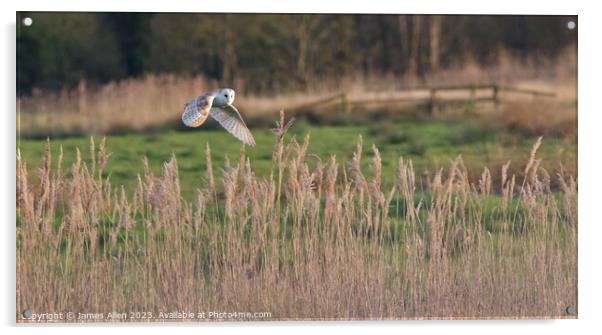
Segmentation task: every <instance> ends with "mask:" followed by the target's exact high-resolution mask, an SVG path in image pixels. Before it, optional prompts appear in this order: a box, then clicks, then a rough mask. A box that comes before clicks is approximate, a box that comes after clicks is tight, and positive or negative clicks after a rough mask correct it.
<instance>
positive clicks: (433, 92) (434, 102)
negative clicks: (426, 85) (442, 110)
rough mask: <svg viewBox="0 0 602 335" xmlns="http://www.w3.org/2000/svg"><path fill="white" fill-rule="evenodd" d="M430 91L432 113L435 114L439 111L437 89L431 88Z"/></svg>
mask: <svg viewBox="0 0 602 335" xmlns="http://www.w3.org/2000/svg"><path fill="white" fill-rule="evenodd" d="M430 92H431V97H430V112H431V115H435V113H436V112H437V89H436V88H431V90H430Z"/></svg>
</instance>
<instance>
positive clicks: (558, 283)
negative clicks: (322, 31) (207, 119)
mask: <svg viewBox="0 0 602 335" xmlns="http://www.w3.org/2000/svg"><path fill="white" fill-rule="evenodd" d="M295 126H296V125H295V124H294V123H293V122H286V121H285V120H284V119H283V118H281V120H280V121H279V123H278V126H277V127H276V128H275V129H273V131H271V132H270V133H268V132H267V131H264V132H255V133H256V136H257V140H258V141H257V142H258V146H257V148H255V149H245V150H241V147H240V145H238V144H237V143H235V142H234V141H232V139H231V138H228V137H227V136H228V135H227V134H225V133H223V132H221V133H220V132H217V131H207V132H203V131H200V132H189V133H178V132H172V133H165V134H155V135H128V136H113V137H109V138H107V139H106V141H98V140H96V141H95V142H94V143H91V142H87V141H89V139H83V138H79V139H77V138H76V139H60V140H58V141H56V142H55V141H50V142H49V143H48V147H47V149H43V148H44V141H26V140H22V141H21V143H20V151H19V152H20V154H19V155H18V161H17V165H18V166H17V169H18V179H17V186H18V187H17V199H18V205H17V218H18V222H17V260H18V262H17V264H18V269H17V311H22V310H26V309H28V310H32V311H34V312H35V311H47V310H52V311H64V312H74V313H76V315H79V314H77V313H107V312H109V311H117V312H122V313H126V315H127V318H126V320H127V321H134V322H142V321H181V319H169V318H167V319H166V318H165V317H164V316H165V315H166V314H167V315H173V314H169V313H173V312H177V311H192V312H195V313H197V312H209V311H219V312H225V313H226V314H221V315H222V316H221V317H214V318H203V319H198V318H197V319H194V321H219V320H221V321H224V320H231V321H232V320H256V321H257V320H291V319H294V320H300V319H302V320H340V319H405V318H452V317H454V318H476V319H478V318H516V317H518V318H558V317H568V318H571V317H576V315H575V313H569V312H567V308H569V307H570V306H572V307H574V306H577V301H576V299H577V291H576V287H577V286H576V280H577V278H576V275H575V274H576V271H577V254H576V248H577V184H576V179H575V178H574V177H572V176H571V175H570V174H568V173H567V172H566V170H565V168H564V167H563V166H564V165H563V164H565V165H567V166H570V164H571V163H570V161H571V159H572V157H571V156H569V157H568V161H567V162H563V161H561V160H560V159H561V158H562V159H565V158H567V157H562V156H558V155H559V152H560V153H562V152H565V151H569V152H574V147H572V148H571V147H570V146H569V147H568V148H564V147H563V146H564V145H566V143H567V142H566V141H560V140H557V141H554V140H552V141H550V143H546V141H545V140H544V141H542V139H541V138H535V139H534V140H532V141H530V140H529V139H528V138H521V139H520V140H516V139H515V140H516V142H512V141H511V142H509V143H515V144H513V146H509V147H507V148H505V149H504V148H503V146H501V145H500V143H504V142H499V138H497V137H495V136H493V135H491V133H490V132H485V134H484V135H482V138H481V140H482V142H480V141H475V142H473V143H471V142H468V143H461V142H462V141H460V140H457V139H456V140H453V139H454V138H456V137H454V136H458V134H461V133H462V132H461V131H460V130H461V129H465V128H466V124H465V123H458V124H456V125H454V123H453V122H451V121H449V120H447V121H446V122H443V121H440V122H433V121H432V120H431V121H430V122H420V121H414V122H408V123H399V124H398V125H396V127H397V126H399V127H403V129H404V130H405V132H404V133H405V134H408V135H406V136H408V138H409V139H406V140H402V141H401V142H400V143H397V144H395V145H393V144H391V143H388V141H390V140H391V139H390V138H388V136H386V134H384V135H383V134H382V133H383V132H382V131H378V132H372V133H371V132H370V130H369V129H368V128H365V127H352V126H346V127H324V128H319V129H318V128H310V129H309V131H308V132H309V133H310V134H311V137H307V136H306V137H303V138H301V137H302V136H300V135H301V134H302V133H304V132H305V131H303V129H304V126H303V125H302V124H300V125H299V128H300V129H302V130H296V131H299V132H300V134H297V135H298V136H295V134H293V129H295ZM289 127H290V128H289ZM454 127H455V128H454ZM305 130H307V129H305ZM464 131H466V130H464ZM473 131H474V130H473ZM362 132H364V133H365V134H368V135H369V134H373V135H370V137H371V139H374V141H375V142H377V144H380V145H382V150H381V149H380V148H379V147H378V145H372V143H370V142H367V141H366V138H363V137H362V136H358V133H360V134H361V133H362ZM419 134H420V135H419ZM434 134H438V136H435V135H434ZM421 136H422V137H421ZM203 137H204V138H205V141H203V140H202V139H200V138H203ZM153 138H155V139H154V140H153ZM296 138H299V139H298V140H297V139H296ZM468 138H475V136H469V137H468ZM476 138H478V137H476ZM120 141H121V142H120ZM414 141H417V142H414ZM454 141H458V142H454ZM203 142H209V143H210V145H205V143H203ZM191 143H192V145H191ZM194 143H198V145H197V146H194ZM387 143H388V144H387ZM404 143H405V144H404ZM408 143H409V144H408ZM454 143H456V144H455V146H454V145H453V144H454ZM569 143H570V142H569ZM420 144H422V145H424V146H425V147H426V148H427V149H425V150H426V151H425V152H419V151H418V150H416V149H412V146H416V145H420ZM59 145H62V146H63V151H62V154H61V153H60V150H58V146H59ZM389 145H390V146H391V147H388V146H389ZM569 145H570V144H569ZM40 147H41V148H42V149H40ZM74 147H79V148H80V150H81V152H80V153H78V154H75V155H72V154H71V155H70V154H69V152H73V149H74ZM265 147H269V148H270V149H269V150H268V149H263V150H260V149H262V148H265ZM84 148H86V149H88V150H84ZM111 148H112V149H111ZM159 148H163V150H161V151H160V150H159ZM451 148H456V150H458V151H457V152H458V153H462V156H461V157H455V152H453V151H452V150H450V149H451ZM487 148H491V150H487ZM36 150H43V151H42V152H40V151H36ZM186 150H188V151H186ZM88 152H89V154H88ZM110 152H111V153H112V154H111V155H110V157H109V153H110ZM157 152H161V154H157ZM315 152H318V153H319V154H321V156H320V155H314V153H315ZM187 153H188V154H187ZM326 153H327V154H328V155H325V154H326ZM427 153H428V154H427ZM438 153H439V154H438ZM540 154H543V155H544V156H543V157H544V158H540V156H539V155H540ZM86 155H88V157H87V159H84V157H86ZM145 155H146V156H148V159H147V160H143V156H145ZM385 155H386V157H385ZM472 155H474V156H472ZM496 155H499V156H496ZM521 155H523V157H522V160H518V161H520V163H519V162H515V161H512V162H509V161H508V158H510V157H512V158H515V157H518V156H521ZM224 156H227V157H229V159H227V160H226V159H224V160H223V161H222V160H221V159H222V157H224ZM393 156H395V159H394V160H392V159H391V157H393ZM40 157H42V159H41V164H40V165H35V164H36V163H38V162H40V161H39V158H40ZM424 157H429V158H428V159H427V158H424ZM476 157H479V158H478V159H475V160H473V159H474V158H476ZM483 157H493V158H489V159H491V160H490V161H489V162H491V163H494V162H496V160H495V159H499V158H504V159H505V161H504V163H503V164H502V165H501V166H500V167H499V169H497V168H491V169H489V168H487V167H486V166H485V165H482V164H481V165H478V163H479V162H482V161H484V160H483ZM36 158H37V159H38V161H36ZM469 159H470V161H469ZM30 160H31V161H30ZM415 160H416V161H417V162H418V163H414V161H415ZM546 160H547V161H546ZM113 161H116V162H117V164H115V165H112V163H111V162H113ZM385 161H387V162H388V163H387V164H386V165H385V164H384V163H383V162H385ZM429 164H437V165H436V166H439V167H441V169H434V170H430V171H426V172H421V171H419V170H418V168H417V166H427V167H428V166H435V165H429ZM548 164H549V165H550V166H555V168H550V169H547V168H544V166H547V165H548ZM30 166H39V169H31V168H30ZM511 167H512V168H511ZM119 171H123V172H119ZM136 171H137V172H136ZM513 171H517V172H516V173H514V172H513ZM191 174H192V176H191ZM473 176H476V177H475V178H474V179H473ZM494 176H499V177H494ZM122 185H124V186H122ZM568 310H570V309H568ZM232 312H245V313H243V314H237V316H232V314H228V313H232ZM247 312H248V313H250V314H246V313H247ZM162 313H163V314H162ZM254 313H259V315H264V316H265V315H269V317H264V318H254V317H253V315H257V314H254ZM102 315H106V314H102ZM214 315H220V314H214ZM228 315H230V316H228ZM17 319H18V320H19V321H20V322H27V320H24V319H23V318H22V316H21V315H18V316H17ZM63 321H64V320H63ZM68 321H90V320H88V319H81V320H77V319H76V320H68ZM95 321H100V320H99V319H95ZM103 321H111V320H106V319H103ZM114 321H124V320H123V319H121V320H114ZM188 321H191V320H190V319H188Z"/></svg>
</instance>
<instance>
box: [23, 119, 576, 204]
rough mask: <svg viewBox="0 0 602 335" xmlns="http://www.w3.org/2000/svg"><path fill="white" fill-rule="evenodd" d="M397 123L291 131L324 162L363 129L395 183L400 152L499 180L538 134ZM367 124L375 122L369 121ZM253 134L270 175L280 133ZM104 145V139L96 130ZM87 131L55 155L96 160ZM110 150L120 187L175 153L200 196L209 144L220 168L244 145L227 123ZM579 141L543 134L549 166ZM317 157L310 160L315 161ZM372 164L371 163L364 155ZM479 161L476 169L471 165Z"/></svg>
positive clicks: (262, 171)
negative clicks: (486, 172) (144, 166)
mask: <svg viewBox="0 0 602 335" xmlns="http://www.w3.org/2000/svg"><path fill="white" fill-rule="evenodd" d="M392 120H393V121H392V122H391V123H387V122H383V121H380V120H379V121H372V125H367V126H362V125H360V124H357V122H356V124H352V125H349V124H342V125H338V126H314V125H311V124H310V123H309V122H307V121H305V120H299V121H298V122H296V123H295V125H294V126H293V127H292V128H291V129H290V134H289V136H290V137H295V138H296V139H297V141H299V142H303V139H304V136H305V135H309V136H310V139H311V141H310V145H309V148H308V153H309V154H315V155H317V156H318V157H320V159H321V160H327V159H328V158H329V156H330V155H336V157H337V159H338V160H339V161H341V162H348V161H350V160H351V153H352V152H353V150H355V143H356V141H357V138H358V135H362V137H363V139H364V144H365V148H364V149H365V151H366V152H367V155H370V154H371V153H370V150H368V149H369V148H370V146H371V145H372V144H375V145H376V146H377V147H378V148H379V150H380V154H381V156H382V164H383V180H384V182H385V183H392V182H393V181H394V179H395V175H396V173H397V172H396V169H397V167H396V165H397V161H398V158H399V157H400V156H403V157H404V158H406V159H411V160H412V161H413V162H414V167H415V170H416V172H417V173H418V174H419V175H422V174H423V173H425V174H433V173H434V172H436V171H437V169H438V168H440V167H442V166H446V165H447V164H449V162H450V161H451V160H453V159H455V158H456V157H457V156H459V155H461V156H462V158H463V160H464V162H465V164H467V165H468V166H469V167H471V169H470V170H471V176H470V177H471V178H472V179H473V180H475V179H476V178H477V177H480V174H481V172H482V171H481V168H482V166H488V167H489V168H490V169H491V170H492V174H493V176H494V179H496V180H497V179H499V177H500V169H501V166H502V165H503V164H505V163H506V162H507V161H508V160H511V161H512V162H511V166H510V171H511V172H514V173H517V174H519V175H520V169H522V167H523V166H524V164H525V162H526V159H527V157H528V153H529V150H530V148H531V145H532V143H533V142H534V141H535V139H536V138H537V136H536V133H534V132H532V133H529V132H527V131H524V130H523V131H521V130H520V129H518V130H516V129H512V130H511V129H508V128H505V127H503V126H501V125H496V124H495V123H491V122H487V121H483V120H479V119H467V118H448V119H439V120H431V119H414V118H398V119H392ZM366 123H369V122H366ZM253 134H254V136H255V137H256V140H257V146H256V147H254V148H252V147H246V148H244V150H245V153H246V155H248V157H249V158H250V159H251V164H252V167H253V170H254V171H255V173H256V174H257V175H258V176H259V177H268V176H269V173H270V171H271V166H272V162H271V160H272V151H273V149H274V134H273V133H272V132H271V131H270V130H269V127H262V128H255V129H253ZM94 140H95V142H96V144H97V145H98V144H99V142H100V141H101V137H99V136H96V137H95V139H94ZM45 142H46V141H45V140H41V139H36V140H34V139H22V140H20V145H19V147H20V151H21V155H22V157H23V160H24V161H26V162H27V163H28V166H29V167H37V166H40V164H41V162H42V158H43V156H44V155H43V152H44V150H45ZM89 142H90V138H89V137H69V138H57V139H52V140H51V148H52V153H53V155H55V156H57V155H58V154H59V152H60V148H61V146H62V149H63V155H64V161H65V163H66V164H71V163H73V161H74V160H75V156H76V155H75V153H76V148H79V150H80V151H81V152H82V157H83V158H84V159H85V160H88V161H90V156H89V152H88V151H89ZM106 145H107V151H108V152H109V153H110V154H111V156H110V160H109V162H108V164H107V167H106V170H105V171H106V173H108V174H110V177H111V181H112V183H113V184H114V185H125V186H126V189H128V190H130V189H132V187H133V186H134V183H135V180H136V175H137V174H138V173H139V172H140V171H139V167H140V165H141V163H142V160H143V159H144V157H147V158H148V162H149V165H150V167H151V169H152V170H153V171H154V172H155V173H158V172H159V171H160V170H161V169H162V166H163V163H164V162H166V161H168V160H169V159H170V157H171V155H172V154H174V155H176V157H177V158H178V164H179V168H180V178H181V180H182V194H183V195H184V196H185V197H186V198H187V199H191V197H192V196H193V195H194V194H195V192H196V191H195V189H196V188H197V187H199V185H204V184H205V183H206V170H207V166H206V153H205V151H206V145H210V147H211V151H212V153H213V159H214V164H215V167H216V169H218V172H219V169H220V168H222V167H223V166H224V160H225V158H226V157H227V158H228V159H229V160H230V161H236V160H237V159H238V157H239V154H240V151H241V150H242V149H243V147H242V145H241V144H240V142H238V141H237V140H236V139H235V138H233V137H232V136H231V135H229V134H228V133H226V132H225V131H224V130H222V129H217V128H215V127H211V126H209V127H208V128H207V129H206V128H199V129H194V130H192V131H161V132H155V133H150V134H130V135H113V136H108V137H107V138H106ZM576 147H577V145H576V143H574V142H572V141H569V140H566V139H564V138H559V137H544V141H543V144H542V146H541V148H540V151H539V152H540V156H541V157H542V162H543V163H542V164H543V167H545V168H547V169H548V170H549V171H551V172H554V171H555V170H557V169H558V167H559V163H560V162H562V164H564V168H565V169H566V171H565V172H567V173H570V174H573V175H575V174H576V168H577V166H576V158H577V157H576V155H577V151H576ZM316 161H317V158H310V159H309V164H310V165H313V164H315V162H316ZM362 164H363V167H365V168H366V167H368V165H369V164H370V162H369V161H364V162H363V163H362ZM472 167H474V168H472Z"/></svg>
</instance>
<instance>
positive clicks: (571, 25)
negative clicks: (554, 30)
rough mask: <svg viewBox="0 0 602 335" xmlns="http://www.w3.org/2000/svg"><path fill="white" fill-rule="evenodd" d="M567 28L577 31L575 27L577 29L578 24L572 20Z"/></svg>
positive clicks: (567, 24)
mask: <svg viewBox="0 0 602 335" xmlns="http://www.w3.org/2000/svg"><path fill="white" fill-rule="evenodd" d="M566 27H567V28H569V29H570V30H573V29H575V27H577V24H576V23H575V21H573V20H571V21H569V22H567V23H566Z"/></svg>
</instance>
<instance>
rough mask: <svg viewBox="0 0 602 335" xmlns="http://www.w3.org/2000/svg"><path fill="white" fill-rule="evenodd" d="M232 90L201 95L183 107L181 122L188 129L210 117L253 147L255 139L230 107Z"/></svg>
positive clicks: (238, 115) (225, 89)
mask: <svg viewBox="0 0 602 335" xmlns="http://www.w3.org/2000/svg"><path fill="white" fill-rule="evenodd" d="M234 94H235V93H234V90H233V89H231V88H223V89H219V90H215V91H212V92H209V93H207V94H204V95H201V96H199V97H197V98H196V99H194V100H191V101H189V102H188V103H186V105H185V106H184V113H183V114H182V122H184V124H185V125H186V126H188V127H195V128H196V127H199V126H200V125H202V124H203V123H204V122H205V120H206V119H207V116H209V115H211V117H213V118H214V119H215V120H216V121H217V122H219V124H220V125H221V126H222V127H224V128H225V129H226V130H227V131H228V132H229V133H230V134H232V135H234V137H236V138H238V139H239V140H241V141H242V142H243V143H245V144H248V145H250V146H255V139H254V138H253V135H252V134H251V132H250V131H249V128H247V125H246V124H245V121H244V120H243V119H242V116H241V115H240V113H239V112H238V110H237V109H236V107H234V106H233V105H232V103H233V102H234Z"/></svg>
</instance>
